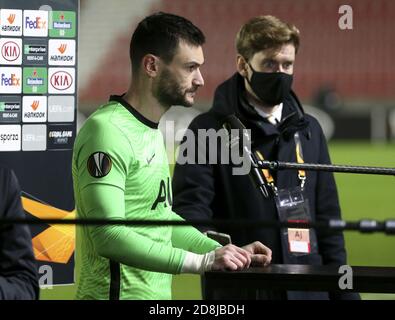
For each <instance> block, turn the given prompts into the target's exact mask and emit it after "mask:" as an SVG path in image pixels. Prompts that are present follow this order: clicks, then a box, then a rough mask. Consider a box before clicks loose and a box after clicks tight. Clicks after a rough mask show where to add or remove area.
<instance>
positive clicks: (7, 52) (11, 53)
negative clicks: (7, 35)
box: [1, 41, 21, 62]
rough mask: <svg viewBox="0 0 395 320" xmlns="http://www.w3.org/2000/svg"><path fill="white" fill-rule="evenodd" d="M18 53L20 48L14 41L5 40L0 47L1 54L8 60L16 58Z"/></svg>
mask: <svg viewBox="0 0 395 320" xmlns="http://www.w3.org/2000/svg"><path fill="white" fill-rule="evenodd" d="M20 54H21V49H20V48H19V46H18V45H17V44H16V43H15V42H14V41H7V42H5V43H4V44H3V46H2V47H1V55H2V56H3V58H4V59H5V60H7V61H9V62H12V61H15V60H17V59H18V58H19V56H20Z"/></svg>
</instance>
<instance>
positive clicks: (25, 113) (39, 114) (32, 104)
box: [22, 96, 47, 122]
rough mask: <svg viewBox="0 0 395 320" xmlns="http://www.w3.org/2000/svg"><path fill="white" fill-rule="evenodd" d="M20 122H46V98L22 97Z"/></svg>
mask: <svg viewBox="0 0 395 320" xmlns="http://www.w3.org/2000/svg"><path fill="white" fill-rule="evenodd" d="M22 121H23V122H46V121H47V97H46V96H24V97H23V98H22Z"/></svg>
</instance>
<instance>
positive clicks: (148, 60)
mask: <svg viewBox="0 0 395 320" xmlns="http://www.w3.org/2000/svg"><path fill="white" fill-rule="evenodd" d="M142 67H143V70H144V72H145V73H146V74H147V75H148V76H149V77H150V78H155V77H156V76H157V75H158V71H159V58H158V57H156V56H154V55H152V54H147V55H145V56H144V57H143V61H142Z"/></svg>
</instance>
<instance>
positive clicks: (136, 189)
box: [72, 96, 219, 299]
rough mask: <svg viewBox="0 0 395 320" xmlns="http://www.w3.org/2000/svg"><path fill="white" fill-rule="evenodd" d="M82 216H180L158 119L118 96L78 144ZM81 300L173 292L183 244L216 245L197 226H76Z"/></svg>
mask: <svg viewBox="0 0 395 320" xmlns="http://www.w3.org/2000/svg"><path fill="white" fill-rule="evenodd" d="M72 171H73V181H74V193H75V201H76V207H77V214H78V217H79V218H83V219H109V220H117V219H118V220H119V219H133V220H135V219H138V220H144V219H146V220H154V219H157V220H181V219H182V218H181V217H180V216H178V215H177V214H175V213H174V212H173V211H172V209H171V204H172V193H171V181H170V174H169V165H168V161H167V155H166V152H165V148H164V143H163V137H162V134H161V132H160V131H159V130H158V127H157V124H156V123H154V122H151V121H150V120H148V119H146V118H144V117H143V116H142V115H141V114H139V113H138V112H137V111H136V110H135V109H133V107H132V106H130V105H129V104H128V103H127V102H126V101H124V100H123V99H122V97H119V96H112V97H111V99H110V102H109V103H108V104H106V105H103V106H102V107H100V108H99V109H98V110H97V111H96V112H95V113H94V114H92V115H91V116H90V117H89V118H88V119H87V121H86V122H85V124H84V126H83V127H82V129H81V130H80V132H79V134H78V136H77V139H76V142H75V145H74V151H73V167H72ZM77 243H78V244H79V246H80V248H77V265H79V267H80V270H79V277H78V278H79V279H78V290H77V296H76V298H77V299H170V298H171V281H172V274H177V273H179V272H180V271H181V267H182V265H183V261H184V258H185V254H186V251H191V252H195V253H206V252H209V251H211V250H214V249H215V248H217V247H218V246H219V244H218V243H217V242H215V241H213V240H211V239H209V238H207V237H206V236H204V235H202V234H201V233H200V232H199V231H198V230H196V229H195V228H193V227H186V226H183V227H179V226H176V227H171V226H141V225H140V226H123V225H112V226H111V225H101V226H83V227H79V228H78V232H77Z"/></svg>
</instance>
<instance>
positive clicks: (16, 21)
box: [0, 9, 22, 36]
mask: <svg viewBox="0 0 395 320" xmlns="http://www.w3.org/2000/svg"><path fill="white" fill-rule="evenodd" d="M0 26H1V28H0V34H1V35H2V36H21V35H22V10H16V9H15V10H14V9H1V10H0Z"/></svg>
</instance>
